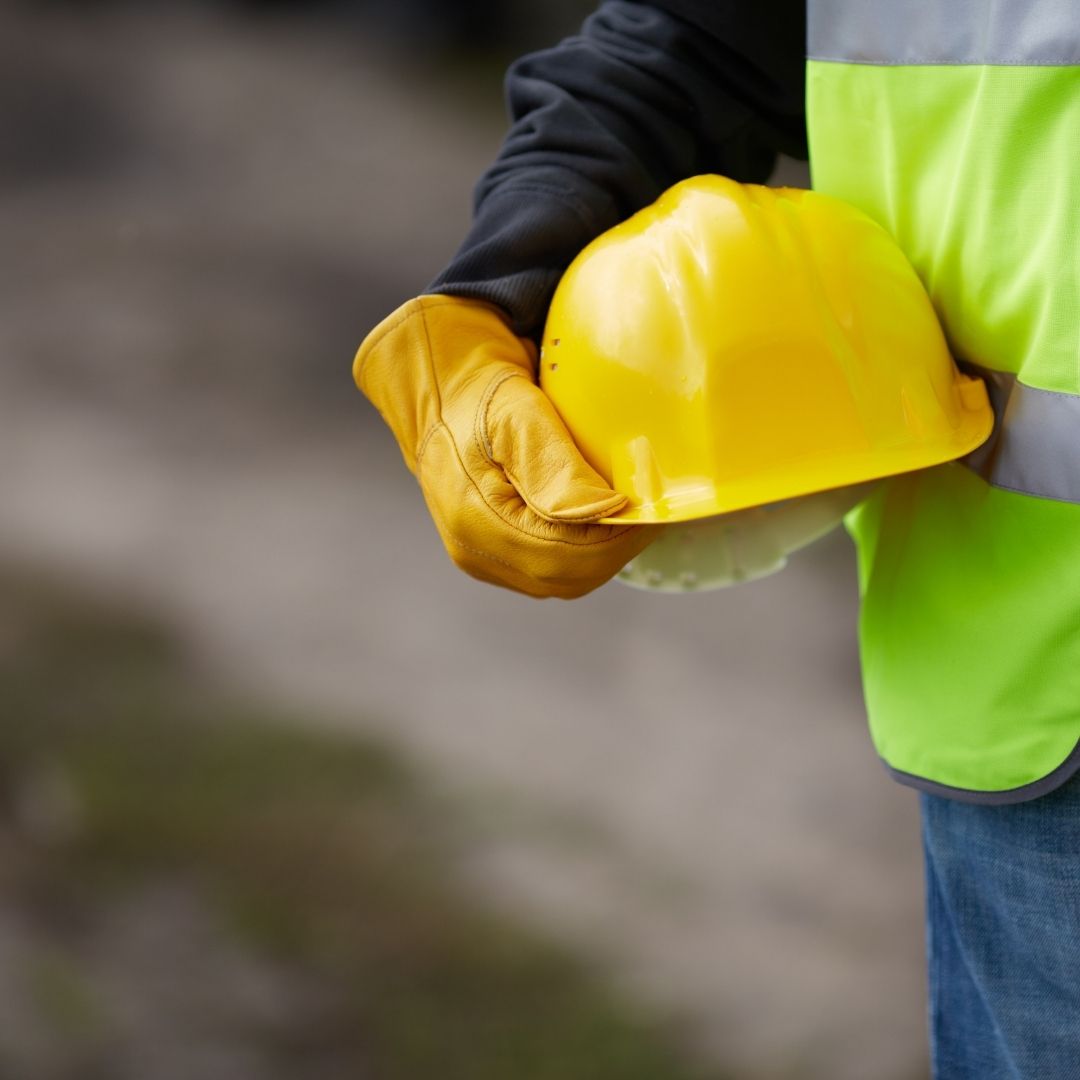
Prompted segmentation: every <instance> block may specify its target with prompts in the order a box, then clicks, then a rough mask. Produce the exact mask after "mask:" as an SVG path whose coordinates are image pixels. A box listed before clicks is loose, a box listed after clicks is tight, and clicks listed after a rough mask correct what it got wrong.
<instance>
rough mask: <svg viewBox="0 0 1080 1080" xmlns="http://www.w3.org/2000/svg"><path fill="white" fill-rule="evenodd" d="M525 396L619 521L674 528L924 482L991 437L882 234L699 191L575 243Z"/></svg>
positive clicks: (818, 200)
mask: <svg viewBox="0 0 1080 1080" xmlns="http://www.w3.org/2000/svg"><path fill="white" fill-rule="evenodd" d="M540 384H541V386H542V387H543V389H544V390H545V391H546V393H547V394H548V396H549V397H550V398H551V400H552V402H553V403H554V404H555V407H556V409H557V410H558V411H559V413H560V415H561V416H562V418H563V420H564V421H565V422H566V425H567V427H568V428H569V429H570V433H571V434H572V435H573V437H574V440H575V442H576V443H577V444H578V446H579V447H580V449H581V451H582V453H583V454H584V456H585V457H586V459H587V460H588V461H589V462H590V464H592V466H593V467H594V468H595V469H596V470H597V471H598V472H599V473H600V474H601V475H602V476H603V477H604V478H605V479H606V480H607V481H608V482H609V483H610V484H611V485H612V487H614V488H615V489H616V490H617V491H619V492H621V493H622V494H624V495H626V496H628V498H629V500H630V502H629V504H628V506H627V507H626V508H625V509H623V510H622V511H621V512H620V513H619V514H617V515H616V516H614V517H611V518H606V519H604V520H605V521H610V522H671V521H689V520H691V519H694V518H701V517H707V516H710V515H713V514H720V513H727V512H729V511H734V510H741V509H744V508H746V507H758V506H763V505H765V504H771V503H775V502H777V501H779V500H785V499H790V498H793V497H795V496H799V495H806V494H809V493H811V492H818V491H824V490H826V489H831V488H837V487H841V486H846V485H853V484H858V483H861V482H862V481H866V480H871V479H875V478H879V477H883V476H889V475H892V474H894V473H899V472H906V471H908V470H910V469H918V468H923V467H925V466H929V465H937V464H940V463H941V462H944V461H949V460H952V459H954V458H958V457H961V456H962V455H964V454H966V453H968V452H969V451H970V450H973V449H974V448H975V447H976V446H978V445H979V444H980V443H981V442H983V441H984V440H985V439H986V438H987V437H988V436H989V434H990V430H991V427H992V425H993V417H992V413H991V410H990V404H989V401H988V398H987V393H986V387H985V386H984V384H983V383H982V381H981V380H979V379H973V378H969V377H968V376H966V375H964V374H962V373H960V372H959V371H958V370H957V368H956V366H955V365H954V364H953V361H952V358H951V357H950V355H949V351H948V348H947V346H946V343H945V338H944V335H943V333H942V330H941V327H940V326H939V324H938V321H937V317H936V316H935V313H934V309H933V306H932V304H931V302H930V299H929V297H928V296H927V295H926V292H925V290H924V289H923V286H922V284H921V282H920V281H919V278H918V276H917V275H916V274H915V271H914V270H913V269H912V267H911V265H910V264H909V263H908V261H907V258H906V257H905V256H904V254H903V252H902V251H901V250H900V248H899V247H898V245H897V244H896V242H895V241H894V240H893V239H892V237H891V236H890V235H889V234H888V233H887V232H886V231H885V230H884V229H883V228H882V227H881V226H880V225H878V224H876V223H875V222H874V221H872V220H871V219H870V218H869V217H867V216H866V215H865V214H863V213H862V212H861V211H859V210H856V209H855V208H854V207H852V206H850V205H848V204H847V203H844V202H842V201H841V200H839V199H835V198H832V197H831V196H828V195H823V194H820V193H818V192H814V191H803V190H799V189H795V188H767V187H761V186H759V185H755V184H738V183H736V182H735V181H733V180H729V179H726V178H724V177H721V176H698V177H694V178H693V179H690V180H686V181H684V182H683V183H681V184H678V185H676V186H675V187H673V188H671V189H670V190H669V191H667V192H666V193H665V194H664V195H662V196H661V197H660V199H658V200H657V201H656V202H655V203H654V204H653V205H652V206H649V207H647V208H645V209H644V210H642V211H640V212H639V213H637V214H635V215H634V216H633V217H632V218H630V219H629V220H627V221H625V222H623V223H622V224H621V225H618V226H616V227H615V228H614V229H611V230H610V231H609V232H607V233H605V234H604V235H603V236H601V237H599V238H598V239H596V240H595V241H593V243H592V244H590V245H589V246H588V247H587V248H586V249H585V250H584V251H583V252H582V253H581V254H580V255H579V256H578V257H577V259H576V260H575V261H574V262H573V264H572V265H571V266H570V268H569V269H568V270H567V271H566V274H565V275H564V276H563V278H562V281H561V282H560V283H559V286H558V288H557V290H556V292H555V296H554V298H553V300H552V304H551V310H550V312H549V315H548V319H547V324H546V326H545V328H544V335H543V341H542V349H541V353H540Z"/></svg>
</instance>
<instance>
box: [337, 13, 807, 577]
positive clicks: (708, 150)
mask: <svg viewBox="0 0 1080 1080" xmlns="http://www.w3.org/2000/svg"><path fill="white" fill-rule="evenodd" d="M803 63H804V61H803V15H802V0H782V2H774V3H772V4H771V5H768V9H767V12H766V5H765V4H764V0H762V3H760V4H751V3H750V2H749V0H709V2H705V0H701V2H690V0H684V2H675V0H672V2H668V0H662V2H658V3H656V4H644V3H631V2H629V0H609V2H607V3H604V4H602V5H601V6H600V8H599V10H598V11H597V13H596V14H595V15H593V16H592V17H591V18H590V19H589V20H588V21H587V22H586V24H585V26H584V28H583V30H582V32H581V34H580V35H579V36H578V37H574V38H570V39H568V40H567V41H565V42H563V43H562V44H561V45H559V46H557V47H556V48H554V49H549V50H547V51H545V52H541V53H536V54H533V55H532V56H527V57H524V58H523V59H522V60H520V61H518V62H517V63H516V64H515V65H514V66H513V68H512V69H511V71H510V74H509V76H508V96H509V102H510V107H511V112H512V117H513V121H514V123H513V126H512V128H511V130H510V133H509V135H508V136H507V139H506V142H505V144H504V146H503V149H502V152H501V153H500V154H499V157H498V159H497V160H496V162H495V163H494V165H493V166H492V167H491V168H490V169H489V170H488V171H487V173H485V175H484V176H483V178H482V179H481V181H480V183H479V185H478V187H477V192H476V216H475V222H474V225H473V228H472V229H471V231H470V232H469V234H468V237H467V238H466V240H465V243H464V245H463V246H462V248H461V250H460V251H459V252H458V254H457V256H456V257H455V258H454V260H453V261H452V262H451V264H450V266H449V267H447V269H446V270H445V271H444V272H443V273H442V274H440V275H439V277H438V278H437V279H436V280H435V281H434V282H433V283H432V284H431V286H430V287H429V289H428V290H427V293H426V294H425V295H423V296H420V297H418V298H416V299H415V300H411V301H409V303H407V304H405V305H404V306H403V307H401V308H399V309H398V310H397V311H396V312H394V313H393V314H392V315H390V316H389V317H388V318H386V319H385V320H383V322H382V323H381V324H380V325H379V326H377V327H376V328H375V329H374V330H373V331H372V332H371V333H370V334H369V335H368V337H367V339H366V340H365V341H364V343H363V344H362V345H361V346H360V351H359V352H358V353H357V356H356V360H355V362H354V366H353V372H354V377H355V379H356V382H357V385H358V386H359V387H360V389H361V390H363V391H364V393H366V394H367V396H368V397H369V398H370V399H371V400H372V402H373V403H374V404H375V405H376V407H377V408H378V409H379V411H380V413H381V414H382V416H383V418H384V419H385V420H386V422H387V424H388V425H389V426H390V428H391V429H392V430H393V432H394V435H395V436H396V438H397V440H398V445H399V446H400V447H401V451H402V455H403V457H404V458H405V462H406V464H407V465H408V466H409V468H410V469H411V470H412V471H413V473H414V474H415V475H416V477H417V479H418V481H419V483H420V487H421V490H422V491H423V493H424V498H425V499H426V500H427V504H428V508H429V510H430V511H431V515H432V518H433V519H434V521H435V524H436V526H437V528H438V530H439V534H440V536H441V537H442V540H443V543H444V544H445V546H446V549H447V551H448V552H449V553H450V556H451V558H452V559H453V560H454V562H455V563H456V564H457V565H458V566H459V567H461V568H462V569H463V570H465V571H466V572H467V573H469V574H472V575H473V576H474V577H477V578H480V579H481V580H484V581H489V582H492V583H493V584H496V585H502V586H504V587H506V588H511V589H515V590H517V591H519V592H523V593H527V594H529V595H531V596H537V597H545V596H561V597H567V598H569V597H574V596H580V595H582V594H583V593H586V592H588V591H589V590H591V589H594V588H596V587H597V586H598V585H601V584H603V583H604V582H605V581H607V580H608V579H609V578H610V577H612V576H613V575H614V574H616V573H617V572H618V571H619V570H620V569H621V568H622V567H623V566H624V565H625V564H626V563H627V562H628V561H629V560H630V559H632V558H633V557H634V556H635V555H636V554H637V553H638V552H639V551H641V550H642V549H643V548H644V547H645V545H646V544H647V543H648V542H649V540H650V539H651V538H652V536H654V535H655V533H654V532H653V531H652V530H651V529H649V528H647V527H640V526H626V525H616V524H602V523H601V522H602V521H604V519H608V518H610V517H612V516H613V515H615V514H617V513H618V511H619V510H620V509H621V508H622V507H623V506H624V505H625V503H626V499H625V497H624V496H622V495H620V494H619V493H617V492H615V491H613V490H612V489H611V487H610V486H609V484H608V483H607V481H606V480H605V479H604V477H602V476H600V475H599V474H598V473H597V472H596V471H595V470H594V469H593V468H592V467H591V466H590V465H589V463H588V462H586V461H585V459H584V458H583V457H582V456H581V453H580V452H579V451H578V449H577V447H576V446H575V445H574V442H573V440H572V438H571V437H570V434H569V432H568V431H567V429H566V426H565V425H564V424H563V423H562V420H561V419H560V417H559V416H558V414H557V413H556V412H555V410H554V407H553V406H552V404H551V402H550V401H549V400H548V399H547V397H546V396H545V394H544V393H543V392H542V391H541V390H540V388H539V387H538V386H537V385H536V381H535V377H536V347H535V342H534V339H535V338H536V337H537V336H538V335H539V332H540V330H541V328H542V325H543V320H544V316H545V313H546V311H547V307H548V304H549V301H550V298H551V294H552V292H553V290H554V288H555V285H556V283H557V281H558V279H559V277H560V276H561V274H562V272H563V271H564V269H565V268H566V267H567V266H568V265H569V263H570V262H571V261H572V260H573V258H574V256H575V255H576V254H577V253H578V252H579V251H580V250H581V249H582V248H583V247H585V245H586V244H588V242H589V241H591V240H592V239H594V238H595V237H596V236H598V235H599V234H600V233H602V232H604V231H605V230H606V229H608V228H610V227H611V226H613V225H615V224H617V223H618V222H619V221H620V220H622V219H624V218H626V217H628V216H629V215H630V214H632V213H633V212H634V211H635V210H638V209H639V208H641V207H642V206H645V205H646V204H647V203H649V202H651V201H653V200H654V199H655V198H656V197H657V196H658V195H659V194H660V193H661V192H662V191H663V190H664V189H665V188H667V187H669V186H670V185H672V184H673V183H675V182H677V181H678V180H682V179H685V178H686V177H688V176H691V175H694V174H696V173H701V172H721V173H725V174H727V175H728V176H731V177H733V178H734V179H737V180H743V181H752V180H764V179H765V178H766V177H767V176H768V174H769V172H770V170H771V168H772V165H773V162H774V161H775V158H776V154H777V152H778V151H787V152H788V153H792V154H795V155H798V154H804V153H805V136H804V120H803V115H802V81H803V74H802V72H803Z"/></svg>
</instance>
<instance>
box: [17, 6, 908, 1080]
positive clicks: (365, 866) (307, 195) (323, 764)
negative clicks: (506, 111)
mask: <svg viewBox="0 0 1080 1080" xmlns="http://www.w3.org/2000/svg"><path fill="white" fill-rule="evenodd" d="M590 6H591V5H590V4H588V3H586V2H576V0H559V2H554V0H546V2H543V3H542V2H541V0H513V2H511V0H471V2H464V0H458V2H456V3H454V4H439V3H436V2H435V0H354V2H346V0H340V2H337V3H331V2H324V3H315V2H308V3H300V2H295V3H289V2H286V0H277V2H273V3H271V2H261V3H260V2H256V0H247V2H240V0H234V2H226V0H220V2H216V3H215V2H210V0H207V2H205V3H194V2H192V3H183V4H181V3H173V4H169V3H165V2H148V0H142V2H139V3H135V2H131V3H126V4H125V3H120V2H116V3H108V2H105V0H98V2H91V0H78V2H75V0H72V2H70V3H59V2H56V3H47V2H44V0H37V2H30V0H25V2H22V3H19V2H15V0H7V2H6V3H4V4H3V5H0V235H2V236H3V239H4V257H3V262H2V264H0V274H2V281H3V287H2V289H0V310H2V316H0V357H2V363H0V1077H5V1078H6V1077H13V1078H19V1080H54V1078H56V1080H61V1078H62V1080H69V1078H73V1080H74V1078H78V1080H83V1078H86V1080H96V1078H102V1080H128V1078H131V1080H172V1078H184V1080H187V1078H190V1077H199V1078H200V1080H216V1078H218V1077H221V1078H228V1080H248V1078H253V1080H263V1078H271V1080H273V1078H277V1077H282V1078H285V1077H288V1078H295V1080H308V1078H311V1080H316V1078H317V1080H323V1078H350V1080H351V1078H378V1080H383V1078H389V1080H398V1078H400V1080H416V1078H428V1077H439V1078H450V1080H456V1078H459V1077H460V1078H462V1080H465V1078H469V1080H488V1078H490V1080H501V1078H510V1077H513V1078H515V1080H517V1078H524V1080H533V1078H535V1080H548V1078H552V1080H553V1078H556V1077H558V1078H559V1080H572V1078H577V1077H581V1078H588V1080H616V1078H617V1080H639V1078H640V1080H646V1078H650V1080H667V1078H672V1080H679V1078H692V1077H693V1078H703V1080H704V1078H712V1080H724V1078H727V1080H736V1078H737V1080H796V1078H803V1080H811V1078H822V1080H824V1078H828V1080H866V1078H867V1077H873V1078H874V1080H915V1078H920V1077H924V1076H925V1074H926V1073H925V1066H924V1064H923V1062H924V1058H925V1032H924V1023H923V1008H924V1005H923V989H922V978H923V976H922V937H921V933H922V932H921V871H920V867H919V861H918V847H917V835H916V830H917V815H916V806H915V801H914V797H913V796H912V794H911V793H909V792H906V791H903V790H901V789H899V788H897V787H896V786H895V785H893V784H892V783H891V782H890V781H888V780H887V778H886V777H885V775H884V773H883V772H882V770H881V768H880V766H879V765H878V763H877V761H876V758H875V755H874V753H873V751H872V749H871V747H870V744H869V740H868V737H867V735H866V732H865V720H864V715H863V709H862V703H861V696H860V690H859V683H858V671H857V659H856V647H855V617H856V583H855V573H854V559H853V553H852V550H851V547H850V544H849V542H848V541H847V539H846V538H845V537H844V536H843V535H842V534H840V533H837V534H834V535H833V536H832V537H830V538H829V539H828V540H826V541H824V542H822V543H820V544H818V545H817V546H815V547H813V548H811V549H809V550H808V551H806V552H804V553H801V554H800V555H799V556H797V557H796V558H795V559H794V560H793V561H792V563H791V565H790V566H789V567H788V569H787V570H786V571H785V572H784V573H782V574H780V575H776V576H774V577H772V578H770V579H768V580H765V581H762V582H758V583H755V584H752V585H745V586H740V587H737V588H735V589H732V590H727V591H722V592H717V593H711V594H704V595H697V596H685V597H670V596H663V595H647V594H643V593H640V592H635V591H632V590H630V589H627V588H625V587H622V586H620V585H617V584H612V585H609V586H607V587H605V588H603V589H602V590H600V591H598V592H597V593H595V594H593V595H591V596H589V597H587V598H585V599H582V600H578V601H575V602H573V603H568V604H567V603H557V602H549V603H545V604H538V603H536V602H533V601H529V600H526V599H524V598H521V597H518V596H515V595H511V594H510V593H506V592H503V591H500V590H495V589H491V588H488V587H486V586H482V585H480V584H478V583H476V582H473V581H471V580H470V579H468V578H466V577H464V576H463V575H461V574H460V573H458V572H457V571H456V570H454V568H453V567H452V566H451V564H450V562H449V561H448V559H447V558H446V557H445V555H444V554H443V552H442V548H441V546H440V544H439V542H438V539H437V536H436V534H435V531H434V529H433V527H432V526H431V525H430V524H429V522H428V519H427V517H426V513H425V510H424V507H423V503H422V500H421V498H420V496H419V493H418V491H417V490H416V488H415V485H414V482H413V480H412V478H411V477H410V476H409V474H408V473H407V471H406V470H405V468H404V466H403V464H402V462H401V459H400V456H399V454H398V451H397V449H396V446H395V445H394V443H393V440H392V438H391V436H390V435H389V433H388V432H387V431H386V430H385V429H384V428H383V427H382V425H381V423H380V421H379V419H378V417H377V415H376V414H375V413H374V411H373V410H372V409H371V408H370V407H369V406H368V405H367V404H366V402H364V400H363V399H362V398H361V396H360V395H359V394H358V393H356V391H355V390H354V389H353V386H352V382H351V377H350V371H349V367H350V362H351V359H352V354H353V352H354V350H355V348H356V346H357V344H358V343H359V341H360V340H361V338H362V337H363V336H364V334H365V333H366V332H367V330H368V329H370V328H371V326H372V325H374V324H375V323H376V322H377V321H378V320H379V319H380V318H382V316H384V315H385V314H387V313H388V312H389V311H390V310H391V309H392V308H393V307H395V306H396V305H398V304H399V303H401V302H402V301H403V300H405V299H406V298H408V297H409V296H411V295H413V294H415V293H416V292H417V291H419V290H420V289H421V288H422V287H423V285H424V284H425V283H426V282H427V281H428V280H430V278H431V277H432V276H433V275H434V273H435V272H436V270H437V269H439V268H440V266H441V265H442V263H443V262H444V261H445V260H446V259H447V258H448V257H449V255H450V254H451V253H452V251H453V250H454V248H455V246H456V244H457V242H458V240H459V239H460V237H461V235H462V233H463V231H464V229H465V227H466V225H467V222H468V215H469V201H470V193H471V187H472V184H473V181H474V180H475V178H476V176H477V175H478V174H479V172H480V171H481V170H482V169H483V167H484V166H485V164H486V162H487V161H488V160H489V159H490V158H491V156H492V155H493V154H494V153H495V151H496V148H497V146H498V143H499V139H500V135H501V132H502V129H503V124H504V120H503V113H502V102H501V78H502V72H503V70H504V67H505V64H506V62H507V61H508V60H509V59H510V58H511V57H512V56H513V55H515V54H517V53H519V52H521V51H524V50H526V49H530V48H535V47H541V46H544V45H547V44H550V43H553V42H555V41H556V40H558V39H559V37H560V36H562V35H565V34H567V33H571V32H573V30H574V28H575V27H576V26H577V25H578V23H579V21H580V19H581V17H582V15H583V14H584V13H586V12H587V10H588V9H589V8H590ZM781 178H782V179H783V180H784V181H785V182H791V183H798V184H803V185H805V184H806V183H807V182H808V181H807V178H806V174H805V172H804V171H803V170H802V169H801V167H800V166H798V165H796V164H794V163H785V164H784V165H783V166H782V169H781Z"/></svg>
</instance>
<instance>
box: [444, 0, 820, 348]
mask: <svg viewBox="0 0 1080 1080" xmlns="http://www.w3.org/2000/svg"><path fill="white" fill-rule="evenodd" d="M805 25H806V23H805V0H783V2H779V3H778V2H776V0H774V2H772V3H769V4H766V3H763V2H759V3H755V2H752V0H656V2H654V3H635V2H631V0H608V2H606V3H603V4H601V5H600V7H599V9H598V10H597V11H596V13H595V14H594V15H592V16H590V18H589V19H588V20H587V21H586V22H585V24H584V26H583V27H582V30H581V32H580V34H578V35H577V36H576V37H571V38H567V39H566V40H565V41H563V42H561V43H560V44H559V45H557V46H555V47H554V48H551V49H547V50H544V51H542V52H537V53H533V54H531V55H529V56H525V57H522V58H521V59H520V60H518V61H517V62H516V63H514V64H513V65H512V66H511V68H510V70H509V72H508V74H507V78H506V94H507V102H508V107H509V111H510V117H511V121H512V126H511V128H510V131H509V133H508V135H507V137H506V140H505V142H504V143H503V146H502V149H501V151H500V153H499V156H498V157H497V159H496V160H495V162H494V164H493V165H492V166H491V168H490V169H488V171H487V172H486V173H485V174H484V175H483V176H482V177H481V179H480V181H479V183H478V184H477V187H476V191H475V199H474V220H473V225H472V228H471V230H470V231H469V233H468V235H467V236H466V238H465V241H464V243H463V244H462V246H461V248H460V249H459V250H458V252H457V254H456V255H455V256H454V258H453V260H452V261H451V262H450V265H449V266H447V267H446V269H445V270H443V272H442V273H441V274H440V275H439V276H438V277H437V278H436V279H435V280H434V281H433V282H432V284H431V285H430V286H429V288H428V291H429V292H442V293H451V294H454V295H458V296H468V297H474V298H477V299H483V300H489V301H491V302H493V303H495V304H498V305H499V306H500V307H502V308H503V309H504V310H505V311H507V312H508V313H509V315H510V317H511V319H512V322H513V325H514V328H515V330H516V331H517V332H518V333H520V334H527V335H533V336H535V335H537V334H538V333H539V331H540V329H541V328H542V325H543V320H544V317H545V314H546V312H547V307H548V304H549V302H550V300H551V294H552V292H553V291H554V289H555V285H556V284H557V282H558V280H559V277H560V276H561V275H562V272H563V270H564V269H565V268H566V267H567V266H568V265H569V264H570V262H571V261H572V259H573V258H574V256H575V255H576V254H577V253H578V252H579V251H580V250H581V249H582V248H583V247H585V245H586V244H588V243H589V241H590V240H592V239H593V238H594V237H596V236H598V235H599V234H600V233H602V232H604V231H605V230H606V229H608V228H610V227H611V226H613V225H615V224H617V223H618V222H619V221H622V220H624V219H625V218H627V217H629V216H630V215H631V214H633V213H634V212H635V211H637V210H639V209H640V208H641V207H643V206H646V205H648V204H649V203H650V202H652V201H653V200H654V199H655V198H656V197H657V196H658V195H659V194H660V193H661V192H662V191H664V190H665V189H666V188H668V187H670V186H671V185H672V184H674V183H676V182H677V181H679V180H682V179H685V178H686V177H688V176H694V175H697V174H699V173H708V172H715V173H722V174H724V175H725V176H730V177H733V178H734V179H736V180H740V181H744V182H761V181H763V180H765V179H766V178H767V177H768V176H769V173H770V172H771V171H772V168H773V165H774V163H775V161H776V157H777V154H778V153H781V152H783V153H787V154H790V155H792V156H794V157H801V158H805V157H806V122H805V115H804V101H803V87H804V80H805V75H804V71H805Z"/></svg>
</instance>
